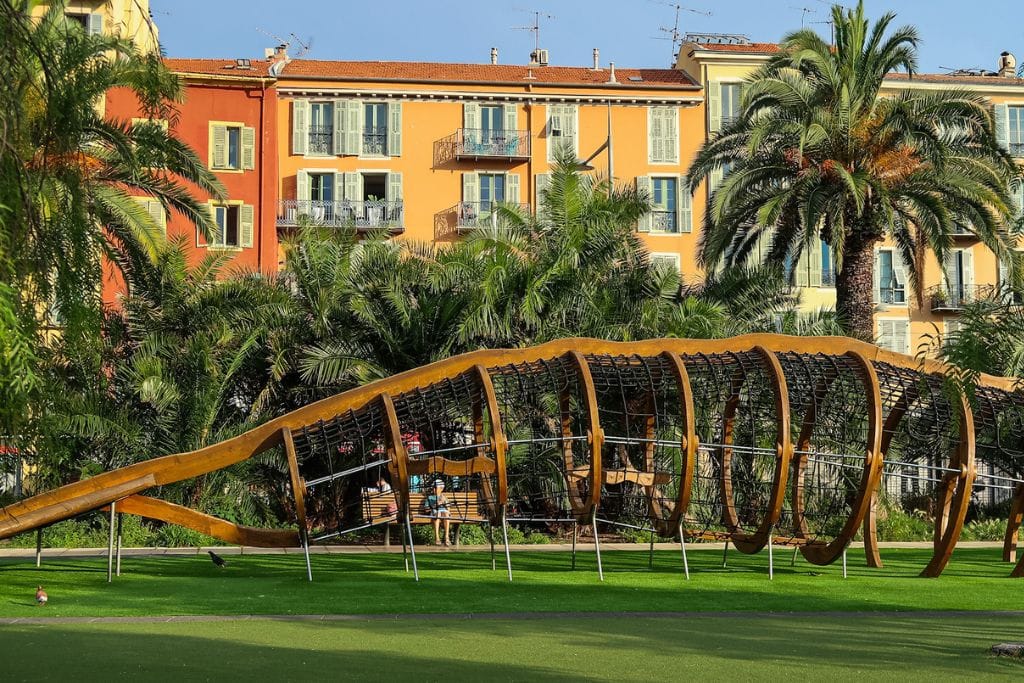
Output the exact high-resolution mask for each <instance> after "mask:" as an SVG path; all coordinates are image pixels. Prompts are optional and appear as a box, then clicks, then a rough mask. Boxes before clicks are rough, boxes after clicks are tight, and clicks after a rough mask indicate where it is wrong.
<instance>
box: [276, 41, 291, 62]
mask: <svg viewBox="0 0 1024 683" xmlns="http://www.w3.org/2000/svg"><path fill="white" fill-rule="evenodd" d="M287 57H288V46H287V45H286V44H284V43H282V44H280V45H278V46H277V47H275V48H274V59H285V58H287Z"/></svg>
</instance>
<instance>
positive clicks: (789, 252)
mask: <svg viewBox="0 0 1024 683" xmlns="http://www.w3.org/2000/svg"><path fill="white" fill-rule="evenodd" d="M894 18H895V16H894V15H893V14H886V15H884V16H883V17H882V18H881V19H879V20H878V21H877V22H875V24H874V25H873V26H869V22H868V20H867V18H866V17H865V16H864V7H863V3H860V4H858V6H857V8H856V9H852V10H846V9H844V8H842V7H840V6H835V7H833V9H832V22H833V25H834V27H835V45H830V44H828V43H827V42H826V41H825V40H823V39H822V38H821V37H820V36H818V35H817V34H816V33H814V32H813V31H810V30H801V31H797V32H795V33H791V34H790V35H788V36H787V37H786V38H785V39H784V40H783V41H782V43H781V46H780V47H781V49H780V52H779V54H778V55H777V56H775V57H773V58H772V59H770V60H769V61H768V62H767V63H766V64H765V65H764V66H763V67H762V68H761V69H760V70H759V71H757V72H756V73H755V74H754V75H753V76H751V77H750V79H749V80H748V82H747V85H746V92H745V94H744V97H743V105H744V106H743V111H742V114H741V116H740V117H739V118H738V120H736V121H735V122H734V123H733V124H731V125H729V126H727V127H725V128H724V129H723V130H722V131H721V132H720V133H719V134H718V135H717V136H715V137H714V138H712V139H711V140H709V141H708V142H707V143H706V144H705V145H704V147H703V148H702V149H701V150H700V152H699V153H698V155H697V157H696V159H695V161H694V163H693V167H692V168H691V170H690V174H689V178H690V184H691V189H696V188H697V186H698V185H699V183H700V182H701V181H703V180H704V179H705V178H707V177H709V176H710V174H711V173H712V171H714V170H729V173H728V175H727V176H726V178H725V179H724V182H723V183H722V184H721V186H720V187H718V188H717V190H716V191H715V192H714V194H713V197H712V201H711V204H710V207H709V209H708V211H707V213H706V216H705V220H704V231H703V235H702V242H701V253H700V258H701V262H702V263H703V264H704V266H705V267H707V268H709V269H713V268H716V267H718V266H719V265H720V264H722V263H724V264H725V265H727V266H728V265H735V264H740V263H743V262H745V261H746V260H747V259H748V258H749V257H750V254H751V252H752V250H753V249H754V248H755V246H757V245H758V244H759V243H760V244H763V245H770V251H769V255H768V256H767V257H766V258H767V259H768V260H770V261H772V262H775V263H783V262H786V261H788V262H796V260H797V259H798V258H799V256H800V254H801V253H802V251H803V250H804V249H805V248H808V246H809V245H810V244H812V242H813V240H814V238H815V237H816V236H820V237H821V239H822V240H823V241H824V242H825V243H827V244H828V245H829V246H830V247H831V248H832V250H833V251H834V253H835V258H836V263H837V265H838V274H837V279H836V291H837V313H838V315H839V318H840V319H841V320H842V321H843V323H844V324H845V325H846V326H847V328H848V330H849V331H850V332H851V333H853V334H855V335H857V336H860V337H864V338H870V337H871V336H872V331H873V310H874V305H873V301H872V288H873V273H874V267H875V266H874V247H875V245H876V244H878V243H879V242H880V241H882V240H883V239H886V238H890V239H892V241H893V242H894V243H895V245H896V247H897V249H898V251H899V252H900V254H901V256H902V257H903V260H904V262H905V263H906V264H907V268H908V272H909V278H910V282H911V285H912V286H913V287H914V288H915V290H916V291H917V292H918V295H919V296H920V284H921V276H922V267H923V266H922V264H923V259H924V254H925V253H926V251H929V250H930V251H931V252H933V253H934V254H935V255H936V256H937V257H938V258H939V260H940V262H941V261H942V259H943V257H944V256H945V255H946V253H947V251H948V250H949V248H950V246H951V243H952V238H951V234H952V232H953V231H954V229H955V226H957V225H964V226H969V227H970V229H971V230H972V231H973V232H974V233H975V234H977V235H978V237H979V238H980V239H981V240H982V241H983V242H984V243H985V244H986V245H987V246H988V247H989V248H991V249H992V250H993V251H994V252H995V253H996V254H997V255H998V256H999V257H1000V258H1001V259H1003V260H1007V259H1008V253H1009V251H1008V246H1009V244H1010V241H1009V238H1008V232H1007V225H1008V223H1009V222H1010V220H1011V213H1012V209H1011V206H1012V203H1011V199H1010V195H1009V189H1008V188H1009V184H1010V182H1011V180H1012V179H1013V178H1014V177H1015V175H1016V172H1017V171H1016V167H1015V166H1014V163H1013V160H1012V159H1011V158H1010V156H1009V155H1008V154H1007V153H1006V152H1005V151H1004V150H1002V149H1001V148H1000V147H999V145H998V143H997V141H996V135H995V126H994V123H993V116H992V113H991V111H990V109H989V106H988V104H987V103H986V101H985V100H984V99H983V98H981V97H980V96H977V95H974V94H972V93H969V92H966V91H962V90H950V91H947V92H930V93H918V92H913V91H910V90H905V91H902V92H899V93H896V94H893V95H891V96H888V95H887V96H884V97H880V96H879V91H880V88H881V86H882V84H883V82H884V80H885V78H886V76H887V75H888V74H890V73H892V72H894V71H896V70H899V69H902V70H905V71H906V72H907V73H908V74H910V75H911V76H912V75H913V73H914V70H915V69H916V66H917V57H916V48H917V43H918V37H917V31H916V30H915V29H914V28H912V27H903V28H899V29H895V30H892V31H890V30H889V29H890V25H891V23H892V21H893V19H894Z"/></svg>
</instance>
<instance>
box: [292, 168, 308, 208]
mask: <svg viewBox="0 0 1024 683" xmlns="http://www.w3.org/2000/svg"><path fill="white" fill-rule="evenodd" d="M295 199H297V200H298V201H300V202H308V201H309V173H307V172H306V171H302V170H300V171H298V172H297V173H296V174H295Z"/></svg>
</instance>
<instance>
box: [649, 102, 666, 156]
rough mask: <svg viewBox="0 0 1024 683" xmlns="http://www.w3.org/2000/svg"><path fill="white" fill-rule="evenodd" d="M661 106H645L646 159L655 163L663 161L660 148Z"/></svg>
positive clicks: (661, 140) (662, 151)
mask: <svg viewBox="0 0 1024 683" xmlns="http://www.w3.org/2000/svg"><path fill="white" fill-rule="evenodd" d="M661 110H662V108H661V107H648V108H647V161H648V162H650V163H652V164H656V163H659V162H661V161H664V156H665V152H664V150H663V148H662V142H663V138H662V135H663V134H662V130H661Z"/></svg>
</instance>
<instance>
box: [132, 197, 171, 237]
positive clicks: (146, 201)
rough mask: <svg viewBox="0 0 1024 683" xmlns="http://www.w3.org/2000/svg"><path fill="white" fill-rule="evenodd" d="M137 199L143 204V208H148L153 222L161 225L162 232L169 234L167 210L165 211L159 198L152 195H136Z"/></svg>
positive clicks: (147, 211) (147, 210)
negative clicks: (153, 197)
mask: <svg viewBox="0 0 1024 683" xmlns="http://www.w3.org/2000/svg"><path fill="white" fill-rule="evenodd" d="M135 201H137V202H138V203H139V204H141V205H142V208H144V209H145V210H146V213H148V214H149V216H150V218H152V219H153V222H154V223H156V224H157V226H159V228H160V230H161V232H163V233H164V234H165V235H166V234H167V212H165V211H164V205H163V204H161V203H160V202H159V201H158V200H156V199H152V198H151V197H135Z"/></svg>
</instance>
